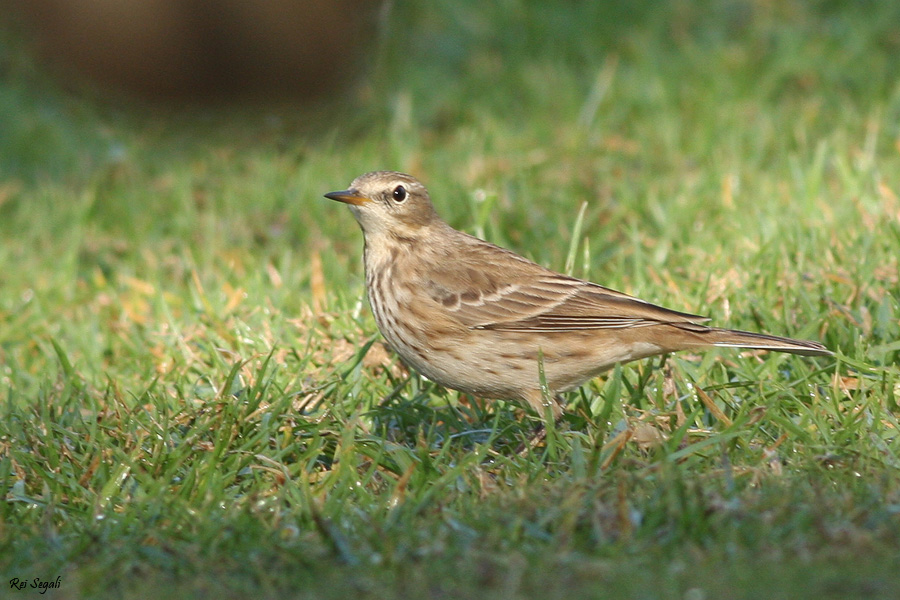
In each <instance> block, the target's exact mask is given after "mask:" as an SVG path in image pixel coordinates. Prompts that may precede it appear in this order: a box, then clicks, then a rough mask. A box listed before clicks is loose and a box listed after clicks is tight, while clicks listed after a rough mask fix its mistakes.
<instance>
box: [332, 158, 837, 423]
mask: <svg viewBox="0 0 900 600" xmlns="http://www.w3.org/2000/svg"><path fill="white" fill-rule="evenodd" d="M325 197H326V198H330V199H332V200H338V201H340V202H344V203H346V204H347V205H349V207H350V210H351V211H352V212H353V216H354V217H356V220H357V221H358V222H359V225H360V227H361V228H362V231H363V236H364V237H365V250H364V262H365V271H366V291H367V293H368V296H369V304H370V305H371V307H372V312H373V313H374V315H375V322H376V323H377V324H378V328H379V329H380V330H381V333H382V335H384V337H385V339H386V340H387V341H388V343H389V344H390V345H391V346H392V347H393V349H394V350H395V351H396V352H397V353H398V354H399V355H400V356H401V357H402V358H403V360H405V361H406V362H407V363H408V364H409V365H410V366H411V367H412V368H414V369H415V370H417V371H418V372H419V373H421V374H422V375H424V376H425V377H427V378H429V379H431V380H432V381H435V382H437V383H439V384H441V385H443V386H445V387H448V388H452V389H455V390H459V391H461V392H465V393H468V394H472V395H474V396H479V397H483V398H502V399H516V400H524V401H525V402H527V403H528V405H530V406H531V407H532V408H533V409H534V410H535V411H537V413H538V414H539V415H541V416H542V417H543V416H545V411H546V410H547V409H549V410H550V411H551V412H552V416H553V417H554V418H559V416H560V415H561V413H562V408H561V406H560V405H559V403H558V402H557V401H556V400H555V397H556V396H557V395H558V394H560V393H562V392H566V391H568V390H571V389H573V388H575V387H577V386H579V385H581V384H582V383H584V382H585V381H587V380H589V379H591V378H593V377H595V376H597V375H599V374H600V373H602V372H604V371H606V370H608V369H610V368H611V367H613V366H614V365H616V364H617V363H625V362H628V361H632V360H637V359H640V358H646V357H649V356H654V355H658V354H665V353H668V352H675V351H678V350H697V349H705V348H711V347H714V346H727V347H734V348H756V349H762V350H774V351H778V352H790V353H793V354H803V355H807V356H829V355H831V354H832V353H831V352H830V351H829V350H828V349H826V348H825V346H823V345H822V344H820V343H818V342H809V341H802V340H794V339H789V338H785V337H778V336H774V335H766V334H760V333H750V332H746V331H736V330H731V329H719V328H716V327H709V326H707V325H704V324H703V323H704V322H705V321H708V320H709V319H707V318H704V317H701V316H697V315H692V314H687V313H683V312H678V311H675V310H670V309H668V308H662V307H660V306H655V305H653V304H650V303H649V302H646V301H644V300H640V299H639V298H635V297H633V296H629V295H627V294H623V293H622V292H617V291H615V290H612V289H609V288H605V287H603V286H600V285H597V284H595V283H591V282H589V281H583V280H581V279H576V278H574V277H569V276H568V275H562V274H560V273H555V272H553V271H551V270H549V269H546V268H544V267H542V266H540V265H537V264H535V263H533V262H531V261H530V260H528V259H526V258H523V257H521V256H519V255H518V254H515V253H513V252H510V251H509V250H505V249H503V248H500V247H498V246H495V245H493V244H490V243H488V242H485V241H483V240H480V239H478V238H476V237H473V236H471V235H468V234H465V233H462V232H460V231H457V230H455V229H453V228H452V227H450V226H449V225H448V224H447V223H445V222H444V221H443V220H442V219H441V218H440V217H439V216H438V214H437V212H435V210H434V207H433V206H432V204H431V199H430V198H429V196H428V191H427V190H426V189H425V186H424V185H422V184H421V183H420V182H419V181H417V180H416V179H415V178H413V177H411V176H409V175H405V174H403V173H397V172H393V171H376V172H372V173H366V174H365V175H361V176H359V177H357V178H356V179H354V180H353V182H352V183H351V184H350V188H349V189H347V190H344V191H340V192H330V193H328V194H325ZM541 373H543V377H542V376H541ZM542 380H543V382H544V383H545V385H546V388H545V390H544V391H542V387H541V384H542Z"/></svg>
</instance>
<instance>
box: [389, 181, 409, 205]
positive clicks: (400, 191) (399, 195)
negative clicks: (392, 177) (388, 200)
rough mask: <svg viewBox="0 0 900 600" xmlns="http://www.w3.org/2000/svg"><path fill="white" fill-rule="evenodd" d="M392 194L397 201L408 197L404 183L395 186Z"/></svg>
mask: <svg viewBox="0 0 900 600" xmlns="http://www.w3.org/2000/svg"><path fill="white" fill-rule="evenodd" d="M391 195H392V196H393V197H394V201H395V202H403V201H404V200H406V197H407V192H406V188H405V187H403V186H402V185H398V186H397V187H395V188H394V191H393V193H392V194H391Z"/></svg>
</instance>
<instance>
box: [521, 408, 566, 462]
mask: <svg viewBox="0 0 900 600" xmlns="http://www.w3.org/2000/svg"><path fill="white" fill-rule="evenodd" d="M529 404H530V405H531V406H532V407H535V404H536V403H535V402H533V401H532V399H530V398H529ZM539 406H540V407H541V408H543V409H544V410H543V414H542V415H541V417H542V418H541V421H540V422H539V423H538V425H537V427H535V429H534V433H532V434H531V437H530V438H529V439H528V441H527V442H523V443H522V445H521V446H519V449H518V451H517V454H518V455H519V456H524V455H525V454H527V453H528V452H530V451H531V450H533V449H535V448H537V447H538V446H539V445H540V444H541V443H542V442H543V441H544V440H546V439H547V425H548V424H549V423H551V422H552V423H553V428H554V429H555V428H556V427H557V426H558V425H559V424H560V422H561V421H562V417H563V409H562V407H563V399H562V397H561V396H560V395H559V394H557V395H556V396H554V397H553V398H552V400H551V401H550V402H549V403H545V402H544V399H543V396H541V398H540V404H539Z"/></svg>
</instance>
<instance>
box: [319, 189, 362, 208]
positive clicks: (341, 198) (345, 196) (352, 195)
mask: <svg viewBox="0 0 900 600" xmlns="http://www.w3.org/2000/svg"><path fill="white" fill-rule="evenodd" d="M325 197H326V198H328V199H329V200H337V201H338V202H344V203H345V204H352V205H353V206H359V205H360V204H366V203H367V202H371V201H372V199H371V198H367V197H365V196H362V195H360V193H359V192H357V191H356V190H353V189H350V190H343V191H340V192H328V193H327V194H325Z"/></svg>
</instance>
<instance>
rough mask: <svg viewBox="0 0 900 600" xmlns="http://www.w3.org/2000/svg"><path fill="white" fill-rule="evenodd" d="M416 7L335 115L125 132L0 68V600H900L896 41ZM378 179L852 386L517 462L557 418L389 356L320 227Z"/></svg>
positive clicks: (18, 54) (688, 22) (337, 219)
mask: <svg viewBox="0 0 900 600" xmlns="http://www.w3.org/2000/svg"><path fill="white" fill-rule="evenodd" d="M400 4H401V5H400V6H396V7H395V11H394V13H393V15H392V19H391V21H390V26H389V29H388V30H387V31H385V32H384V33H383V35H382V36H381V37H382V45H381V47H380V48H379V50H378V53H377V58H376V60H375V61H374V65H373V71H372V74H371V77H370V78H369V80H368V81H367V82H366V83H365V84H363V85H362V86H361V87H360V88H359V89H356V90H352V91H350V92H349V93H348V94H347V97H346V98H342V99H341V101H340V102H337V103H336V104H335V105H334V106H319V107H314V108H300V107H285V106H281V107H271V108H269V107H264V108H259V107H255V108H251V109H234V110H222V109H216V110H212V109H210V110H201V109H196V108H195V109H190V110H179V109H174V108H171V107H170V108H167V109H159V108H154V109H150V110H148V109H146V107H140V106H130V105H127V104H124V103H122V102H117V103H116V102H111V101H108V100H101V99H98V98H96V97H95V96H93V95H91V94H89V93H76V92H72V91H65V90H64V89H62V88H61V87H59V85H58V84H56V83H54V82H53V81H52V80H51V79H50V78H49V76H48V75H47V74H46V73H44V72H42V71H40V70H39V69H37V68H36V67H35V64H34V63H33V61H32V59H31V58H30V55H29V54H28V52H27V48H26V46H25V44H23V42H22V39H21V36H17V35H13V34H9V33H4V34H3V37H2V38H0V67H2V79H0V113H2V114H4V115H6V117H4V118H3V119H2V120H0V240H2V243H0V394H2V400H0V478H2V481H3V482H4V494H5V497H4V501H3V502H2V503H0V575H2V578H3V580H2V581H0V583H3V585H6V584H7V582H8V581H9V580H10V579H12V578H14V577H18V578H19V579H26V578H27V579H29V580H33V578H35V577H38V578H40V579H41V580H53V579H55V578H56V577H57V576H61V581H62V587H61V589H59V590H54V591H53V592H52V593H53V594H55V597H59V598H76V597H111V598H112V597H115V598H121V597H124V598H164V597H171V596H172V595H173V594H176V595H177V596H178V597H194V598H207V597H209V598H213V597H214V598H223V597H224V598H244V597H250V596H252V597H262V598H283V597H300V598H306V597H309V598H345V597H348V596H349V597H363V598H419V597H428V598H437V597H446V596H452V597H488V596H490V597H498V598H519V597H542V598H572V597H601V596H602V597H610V598H678V599H682V598H690V599H699V598H760V597H766V598H796V597H816V598H835V599H838V598H840V599H844V598H896V597H898V596H900V576H898V575H897V573H898V572H900V571H898V567H900V557H898V556H900V555H898V553H897V547H898V544H900V477H898V476H897V473H898V468H900V440H898V435H897V431H898V418H897V417H898V414H900V407H898V396H900V360H898V359H900V341H898V340H900V305H898V300H900V283H898V278H900V265H898V262H900V199H898V196H900V62H898V61H897V60H896V57H897V55H898V53H900V25H898V23H900V11H898V9H897V8H895V7H893V6H892V4H891V3H887V2H885V3H879V2H865V3H850V4H847V5H845V4H843V3H837V2H816V3H806V2H799V1H797V2H779V3H766V2H756V1H750V0H746V1H744V0H741V1H738V0H735V1H727V2H726V1H723V2H700V3H687V2H677V1H673V2H659V3H647V4H646V5H645V6H642V7H640V8H635V7H633V6H631V4H630V3H594V2H584V3H562V4H560V3H544V2H537V1H534V2H526V1H524V0H510V1H506V2H500V3H496V5H495V6H492V5H490V3H474V2H464V3H460V2H438V3H431V4H429V5H428V6H427V7H425V6H424V5H423V6H422V7H418V6H405V5H403V3H400ZM382 168H389V169H399V170H404V171H408V172H412V173H413V174H415V175H417V176H418V177H420V178H421V179H423V180H424V181H425V182H426V184H427V185H428V186H429V189H430V190H431V192H432V196H433V198H434V199H435V203H436V205H437V207H438V210H439V211H440V212H441V213H442V214H443V215H444V216H445V217H446V218H447V219H448V220H449V221H450V222H451V223H452V224H453V225H454V226H456V227H458V228H460V229H463V230H466V231H471V232H474V233H477V234H479V235H483V236H485V237H486V238H487V239H489V240H491V241H493V242H496V243H499V244H502V245H505V246H507V247H510V248H513V249H515V250H516V251H518V252H521V253H523V254H525V255H527V256H529V257H531V258H533V259H534V260H536V261H538V262H540V263H542V264H545V265H548V266H550V267H552V268H555V269H563V268H565V266H566V264H567V263H568V264H569V265H570V266H571V270H572V272H573V273H574V274H576V275H578V276H584V277H587V278H590V279H592V280H594V281H598V282H601V283H603V284H605V285H609V286H612V287H615V288H618V289H622V290H624V291H628V292H631V293H635V294H638V295H640V296H641V297H644V298H647V299H649V300H653V301H656V302H660V303H663V304H665V305H667V306H670V307H672V308H676V309H681V310H686V311H691V312H701V313H704V314H709V315H710V316H712V317H713V318H714V320H715V322H716V323H718V324H727V325H728V326H731V327H735V328H742V329H751V330H765V331H768V332H771V333H776V334H783V335H792V336H796V337H808V338H812V339H819V340H821V341H823V342H824V343H826V344H827V345H828V346H829V347H830V348H832V349H833V350H835V351H836V352H837V357H836V358H835V359H833V360H832V359H804V358H801V357H794V356H784V355H775V354H771V355H759V354H756V353H740V352H736V351H716V352H709V353H705V354H702V355H690V354H688V355H677V356H672V357H668V358H667V359H666V360H660V359H655V360H650V361H644V362H641V363H634V364H629V365H625V366H623V367H622V368H621V369H616V370H615V371H614V372H613V373H611V374H609V375H608V376H607V377H605V378H599V379H597V380H595V381H594V382H592V383H590V384H589V385H586V386H585V387H584V388H583V389H582V390H580V391H578V392H574V393H572V394H570V395H569V398H568V400H569V402H570V408H571V410H570V411H569V414H568V415H567V417H566V419H565V421H564V422H563V423H562V424H561V426H560V427H558V428H556V429H554V430H553V431H551V432H549V434H548V439H547V443H546V445H545V446H543V447H541V448H539V449H537V450H535V451H534V452H531V453H530V454H526V455H524V456H519V455H517V453H516V450H517V448H518V447H519V445H520V444H521V443H522V442H523V441H524V440H526V439H528V437H529V435H530V434H531V431H532V429H533V427H534V426H535V423H536V420H535V417H534V416H533V415H528V414H527V413H525V412H523V411H522V409H521V407H517V406H515V405H514V404H510V403H497V402H494V403H490V402H483V401H480V400H472V399H471V398H465V397H460V396H459V395H458V394H456V393H455V392H450V391H446V390H443V389H441V388H439V387H437V386H435V385H433V384H431V383H429V382H427V381H424V380H421V379H419V378H418V377H416V376H415V375H410V374H409V373H407V372H406V371H405V370H404V368H403V367H402V365H401V364H400V363H399V362H398V361H397V360H396V359H395V357H393V356H392V355H391V354H389V353H388V352H387V351H386V350H385V348H384V347H383V346H382V345H381V343H380V341H379V340H380V338H379V337H378V334H377V330H376V328H375V325H374V323H373V321H372V318H371V315H370V313H369V311H368V308H367V307H366V306H365V302H364V299H363V296H364V289H363V281H362V270H361V263H360V253H361V245H362V241H361V234H360V232H359V231H358V228H357V226H356V224H355V223H354V222H353V219H352V217H351V216H350V215H349V214H347V212H346V211H345V209H344V208H343V207H341V206H337V205H335V204H334V203H330V202H328V201H327V200H324V199H322V198H321V194H322V193H324V192H327V191H330V190H334V189H340V188H343V187H344V186H346V184H347V183H348V182H349V181H350V180H351V179H352V178H353V177H355V176H356V175H358V174H360V173H362V172H364V171H368V170H373V169H382ZM583 203H587V205H586V208H584V215H583V218H581V219H579V211H580V210H581V209H582V205H583ZM4 589H5V588H4ZM35 593H37V591H35V590H32V589H29V590H22V591H11V592H9V597H20V596H21V597H25V596H29V597H30V596H31V595H32V594H35ZM48 596H49V594H48Z"/></svg>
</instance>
